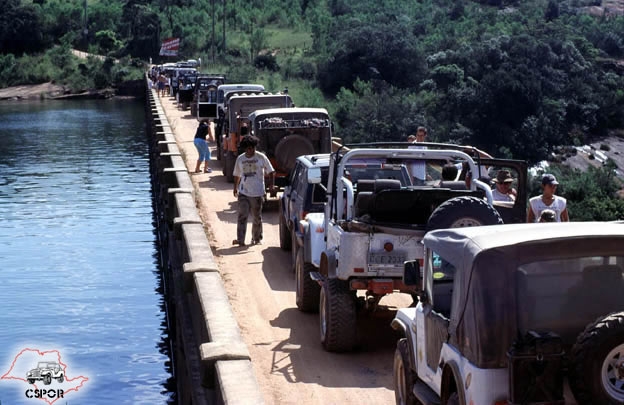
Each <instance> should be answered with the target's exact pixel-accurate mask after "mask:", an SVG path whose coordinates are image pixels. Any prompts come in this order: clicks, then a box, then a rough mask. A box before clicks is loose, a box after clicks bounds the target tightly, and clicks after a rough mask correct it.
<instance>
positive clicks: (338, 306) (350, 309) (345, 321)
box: [319, 278, 357, 352]
mask: <svg viewBox="0 0 624 405" xmlns="http://www.w3.org/2000/svg"><path fill="white" fill-rule="evenodd" d="M319 311H320V316H319V318H320V319H319V321H320V322H319V325H320V329H321V343H322V344H323V347H324V348H325V350H327V351H330V352H346V351H350V350H352V349H353V347H354V346H355V343H356V342H355V339H356V336H357V333H356V321H357V312H356V305H355V294H354V293H353V292H352V291H350V290H349V286H348V284H347V282H346V281H342V280H339V279H336V278H330V279H327V280H325V282H324V283H323V287H322V288H321V294H320V300H319Z"/></svg>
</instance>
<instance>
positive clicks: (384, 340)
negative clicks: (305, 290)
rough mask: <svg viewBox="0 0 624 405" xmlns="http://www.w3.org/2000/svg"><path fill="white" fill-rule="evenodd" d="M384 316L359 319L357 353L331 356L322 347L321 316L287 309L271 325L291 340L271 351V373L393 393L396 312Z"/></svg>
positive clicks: (298, 380)
mask: <svg viewBox="0 0 624 405" xmlns="http://www.w3.org/2000/svg"><path fill="white" fill-rule="evenodd" d="M384 312H385V313H380V314H376V315H370V314H361V315H360V316H359V317H358V345H357V348H356V350H355V351H354V352H351V353H329V352H327V351H325V350H324V349H323V347H322V345H321V343H320V332H319V320H318V314H307V313H303V312H300V311H299V310H298V309H297V308H287V309H284V310H283V311H282V312H280V314H279V316H278V317H277V318H275V319H273V320H271V321H270V323H271V326H273V327H277V328H283V329H290V336H289V337H288V339H285V340H283V341H281V342H278V343H277V344H276V345H275V346H274V347H273V348H272V350H273V361H272V366H271V373H279V374H283V376H284V378H285V379H286V380H287V381H289V382H306V383H317V384H320V385H323V386H326V387H363V386H367V387H371V388H372V387H384V388H388V389H390V390H391V389H392V363H393V354H394V350H395V346H396V341H397V339H398V335H397V334H396V332H395V331H394V330H393V329H392V328H391V327H390V321H391V320H392V318H393V317H394V313H395V312H394V311H384ZM329 364H331V367H329V368H328V367H327V365H329ZM363 384H365V385H363Z"/></svg>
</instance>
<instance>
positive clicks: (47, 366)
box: [26, 361, 65, 385]
mask: <svg viewBox="0 0 624 405" xmlns="http://www.w3.org/2000/svg"><path fill="white" fill-rule="evenodd" d="M26 379H27V380H28V382H29V383H30V384H34V383H35V381H43V384H44V385H50V384H51V383H52V379H55V380H56V381H57V382H59V383H62V382H63V381H65V373H64V372H63V369H62V368H61V365H60V364H58V363H54V362H51V361H40V362H39V363H37V368H33V369H32V370H30V371H29V372H28V373H26Z"/></svg>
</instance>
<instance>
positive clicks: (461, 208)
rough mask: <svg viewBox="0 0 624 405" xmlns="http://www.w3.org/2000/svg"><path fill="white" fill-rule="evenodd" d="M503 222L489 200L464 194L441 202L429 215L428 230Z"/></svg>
mask: <svg viewBox="0 0 624 405" xmlns="http://www.w3.org/2000/svg"><path fill="white" fill-rule="evenodd" d="M502 223H503V219H502V218H501V216H500V214H499V213H498V211H496V209H495V208H494V207H492V206H491V205H490V204H488V203H487V201H485V200H483V199H481V198H477V197H465V196H464V197H456V198H452V199H450V200H448V201H445V202H444V203H442V204H440V205H439V206H438V208H436V209H435V210H434V211H433V213H432V214H431V216H430V217H429V221H428V222H427V231H432V230H434V229H447V228H463V227H469V226H482V225H499V224H502Z"/></svg>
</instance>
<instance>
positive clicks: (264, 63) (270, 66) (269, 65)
mask: <svg viewBox="0 0 624 405" xmlns="http://www.w3.org/2000/svg"><path fill="white" fill-rule="evenodd" d="M254 66H255V67H256V68H258V69H262V70H269V71H271V72H277V71H278V70H279V65H278V64H277V60H276V59H275V56H273V55H270V54H265V55H258V56H256V58H255V59H254Z"/></svg>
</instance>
